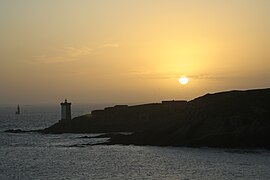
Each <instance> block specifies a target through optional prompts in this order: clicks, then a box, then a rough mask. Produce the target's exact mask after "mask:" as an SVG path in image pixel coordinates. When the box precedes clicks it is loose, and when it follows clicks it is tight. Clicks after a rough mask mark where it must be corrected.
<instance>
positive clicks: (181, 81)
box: [178, 76, 189, 85]
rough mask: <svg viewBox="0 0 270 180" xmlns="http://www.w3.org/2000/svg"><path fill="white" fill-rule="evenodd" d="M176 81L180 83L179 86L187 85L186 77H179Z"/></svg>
mask: <svg viewBox="0 0 270 180" xmlns="http://www.w3.org/2000/svg"><path fill="white" fill-rule="evenodd" d="M178 81H179V83H180V84H181V85H186V84H188V82H189V79H188V77H186V76H181V77H180V78H179V79H178Z"/></svg>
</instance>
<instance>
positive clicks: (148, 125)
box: [43, 89, 270, 148]
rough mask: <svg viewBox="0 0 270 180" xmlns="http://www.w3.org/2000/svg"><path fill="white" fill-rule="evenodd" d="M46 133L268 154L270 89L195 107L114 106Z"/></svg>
mask: <svg viewBox="0 0 270 180" xmlns="http://www.w3.org/2000/svg"><path fill="white" fill-rule="evenodd" d="M43 132H44V133H110V134H111V135H110V140H109V142H107V143H105V144H126V145H128V144H134V145H158V146H190V147H226V148H270V141H269V139H270V89H256V90H247V91H228V92H220V93H215V94H206V95H204V96H202V97H199V98H196V99H194V100H191V101H163V102H161V103H152V104H144V105H136V106H127V105H116V106H114V107H108V108H105V109H103V110H94V111H92V112H91V114H89V115H83V116H80V117H76V118H74V119H72V120H69V121H59V122H58V123H56V124H54V125H52V126H51V127H48V128H46V129H44V130H43ZM112 132H132V133H131V134H114V133H112Z"/></svg>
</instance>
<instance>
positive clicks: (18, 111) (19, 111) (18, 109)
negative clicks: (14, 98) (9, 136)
mask: <svg viewBox="0 0 270 180" xmlns="http://www.w3.org/2000/svg"><path fill="white" fill-rule="evenodd" d="M16 114H21V109H20V105H19V104H18V106H17V111H16Z"/></svg>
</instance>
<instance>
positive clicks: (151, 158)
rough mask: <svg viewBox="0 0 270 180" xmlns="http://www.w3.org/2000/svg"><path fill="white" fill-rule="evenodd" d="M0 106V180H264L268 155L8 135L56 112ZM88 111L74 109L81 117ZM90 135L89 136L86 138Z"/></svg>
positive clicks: (269, 167) (43, 123)
mask: <svg viewBox="0 0 270 180" xmlns="http://www.w3.org/2000/svg"><path fill="white" fill-rule="evenodd" d="M14 109H16V107H15V108H14V107H7V106H2V107H0V179H1V180H5V179H7V180H9V179H10V180H13V179H15V180H16V179H18V180H29V179H30V180H31V179H34V180H35V179H44V180H45V179H63V180H66V179H136V180H137V179H270V151H267V150H263V149H257V150H237V149H234V150H228V149H210V148H175V147H153V146H120V145H115V146H103V145H100V146H90V145H85V144H91V143H95V142H97V141H106V140H107V139H83V138H80V137H82V136H85V135H82V134H62V135H42V134H38V133H25V134H12V133H5V132H3V131H4V130H7V129H10V128H21V129H26V130H27V129H28V130H29V129H39V128H44V127H47V126H49V125H51V124H53V123H55V122H57V120H58V119H59V111H58V109H59V108H58V107H57V106H56V107H53V106H51V107H33V106H28V107H24V110H23V113H22V114H21V115H19V116H18V115H14V111H15V110H14ZM90 109H94V108H93V107H91V106H80V107H77V109H76V108H75V109H74V111H73V112H74V115H79V114H82V113H87V112H88V111H90ZM88 136H91V134H88Z"/></svg>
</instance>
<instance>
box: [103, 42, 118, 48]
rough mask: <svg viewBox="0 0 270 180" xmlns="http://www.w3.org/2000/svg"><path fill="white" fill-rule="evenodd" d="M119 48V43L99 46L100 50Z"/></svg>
mask: <svg viewBox="0 0 270 180" xmlns="http://www.w3.org/2000/svg"><path fill="white" fill-rule="evenodd" d="M118 47H119V44H118V43H106V44H103V45H101V46H99V48H118Z"/></svg>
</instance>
